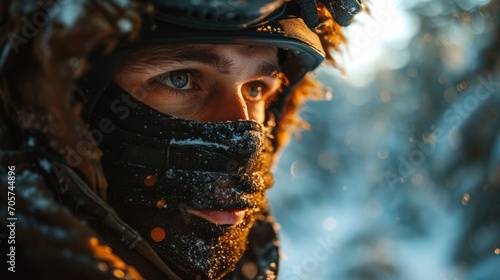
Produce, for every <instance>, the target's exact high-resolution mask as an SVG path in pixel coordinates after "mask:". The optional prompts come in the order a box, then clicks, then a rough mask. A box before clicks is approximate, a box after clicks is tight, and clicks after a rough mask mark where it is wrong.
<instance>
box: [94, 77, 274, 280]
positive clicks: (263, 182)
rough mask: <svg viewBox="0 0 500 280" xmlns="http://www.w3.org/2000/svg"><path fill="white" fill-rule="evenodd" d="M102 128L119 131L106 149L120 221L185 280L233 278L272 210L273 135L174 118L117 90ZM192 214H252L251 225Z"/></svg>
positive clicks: (111, 91) (102, 114) (247, 124)
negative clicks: (257, 227)
mask: <svg viewBox="0 0 500 280" xmlns="http://www.w3.org/2000/svg"><path fill="white" fill-rule="evenodd" d="M124 98H126V99H127V100H128V102H124V100H125V99H124ZM221 109H222V108H221ZM102 123H112V124H113V128H112V129H110V130H112V131H111V132H110V133H106V134H104V136H103V138H102V141H100V143H99V144H100V147H101V149H102V150H103V152H104V156H103V158H102V164H103V168H104V172H105V174H106V178H107V180H108V183H109V187H108V191H107V197H108V203H109V204H110V205H111V206H112V207H113V208H114V209H115V210H116V212H117V213H118V214H119V216H120V217H121V218H122V219H123V220H124V221H125V222H127V223H129V224H130V225H131V226H132V227H134V228H135V229H136V230H137V231H138V232H139V233H140V234H141V235H142V237H143V238H145V239H146V240H148V241H149V242H150V244H151V245H152V247H153V248H154V249H155V250H156V251H157V253H158V254H159V255H160V257H161V258H162V259H163V260H164V261H165V262H166V263H167V264H168V265H169V266H171V268H172V269H173V270H174V271H176V272H177V273H179V275H180V276H182V278H183V279H185V278H189V279H195V278H196V279H220V278H221V277H222V276H224V275H225V274H226V273H227V272H229V271H232V270H233V269H234V268H235V266H236V263H237V262H238V260H239V259H240V258H241V256H242V255H243V253H244V251H245V249H246V248H247V243H248V240H247V237H248V233H249V231H250V229H251V228H252V227H253V225H254V224H255V223H256V222H257V221H258V220H262V219H264V216H263V213H264V212H266V211H267V208H266V205H267V204H266V197H265V191H266V190H267V189H268V188H269V187H270V186H271V185H272V181H273V179H272V175H271V173H270V165H271V158H272V155H273V151H272V145H271V141H270V139H269V136H268V133H267V131H268V129H267V128H266V127H264V126H263V125H260V124H258V123H256V122H253V121H235V122H217V123H201V122H196V121H189V120H184V119H180V118H176V117H172V116H168V115H166V114H163V113H161V112H158V111H156V110H155V109H153V108H151V107H149V106H147V105H145V104H143V103H141V102H139V101H137V100H135V99H133V98H132V97H131V96H130V95H129V94H128V93H126V92H125V91H124V90H123V89H121V88H119V87H118V86H117V85H116V84H114V83H111V84H110V85H109V86H108V89H107V90H106V91H105V92H104V93H103V94H102V96H101V98H100V99H99V101H98V103H97V105H96V107H95V110H94V113H93V115H92V120H91V124H92V127H95V128H98V127H99V125H102ZM189 209H196V210H222V209H247V210H246V214H245V217H244V220H243V222H241V223H239V224H237V225H222V226H220V225H215V224H213V223H210V222H208V221H206V220H204V219H201V218H199V217H197V216H194V215H191V214H188V213H187V212H186V211H187V210H189Z"/></svg>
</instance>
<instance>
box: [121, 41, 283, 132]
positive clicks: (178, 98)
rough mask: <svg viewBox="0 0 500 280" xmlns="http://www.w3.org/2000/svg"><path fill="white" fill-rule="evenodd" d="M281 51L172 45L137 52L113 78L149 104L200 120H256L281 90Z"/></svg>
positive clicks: (170, 113) (254, 47) (240, 47)
mask: <svg viewBox="0 0 500 280" xmlns="http://www.w3.org/2000/svg"><path fill="white" fill-rule="evenodd" d="M279 73H280V69H279V65H278V56H277V48H275V47H262V46H247V45H168V46H161V47H152V48H148V49H144V50H141V51H139V52H136V53H133V54H132V55H131V56H129V57H127V58H126V59H125V60H124V62H123V63H122V64H121V67H119V69H118V71H117V73H116V75H115V77H114V79H115V82H116V83H117V84H118V85H119V86H120V87H122V88H123V89H124V90H125V91H127V92H129V93H130V94H131V95H132V96H134V97H135V98H136V99H139V100H140V101H142V102H143V103H145V104H146V105H148V106H150V107H152V108H154V109H156V110H158V111H160V112H163V113H165V114H168V115H172V116H176V117H180V118H184V119H189V120H195V121H201V122H217V121H236V120H249V119H251V120H255V121H257V122H259V123H263V121H264V119H265V108H266V104H267V103H269V102H270V101H271V100H272V99H273V98H274V97H275V95H276V94H277V92H278V91H279V89H280V88H281V86H282V79H281V78H280V77H281V76H280V75H279Z"/></svg>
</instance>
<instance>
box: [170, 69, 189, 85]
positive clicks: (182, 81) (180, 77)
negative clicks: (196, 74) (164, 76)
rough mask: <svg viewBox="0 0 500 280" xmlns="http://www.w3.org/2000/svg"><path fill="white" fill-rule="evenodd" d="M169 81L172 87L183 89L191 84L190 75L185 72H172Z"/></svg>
mask: <svg viewBox="0 0 500 280" xmlns="http://www.w3.org/2000/svg"><path fill="white" fill-rule="evenodd" d="M168 79H169V81H170V84H171V86H172V87H175V88H179V89H181V88H183V87H185V86H187V85H188V83H189V75H188V73H186V72H184V71H175V72H170V74H169V75H168Z"/></svg>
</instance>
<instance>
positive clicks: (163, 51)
mask: <svg viewBox="0 0 500 280" xmlns="http://www.w3.org/2000/svg"><path fill="white" fill-rule="evenodd" d="M234 47H240V48H242V49H244V50H248V51H250V50H253V49H259V50H262V51H266V50H268V51H272V52H277V47H274V46H256V45H250V44H248V45H247V44H168V45H157V46H151V47H146V48H144V49H141V50H139V51H136V52H133V53H132V54H131V55H130V56H131V57H134V58H137V59H140V58H144V57H161V58H163V59H166V58H168V56H171V57H187V56H189V55H191V54H194V53H196V52H204V53H210V52H215V53H218V52H220V51H221V50H224V49H229V48H234Z"/></svg>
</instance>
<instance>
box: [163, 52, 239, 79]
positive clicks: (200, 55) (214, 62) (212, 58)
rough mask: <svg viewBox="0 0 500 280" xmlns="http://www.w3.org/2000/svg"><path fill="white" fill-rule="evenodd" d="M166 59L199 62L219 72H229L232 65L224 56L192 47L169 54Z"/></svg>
mask: <svg viewBox="0 0 500 280" xmlns="http://www.w3.org/2000/svg"><path fill="white" fill-rule="evenodd" d="M168 60H181V61H191V62H199V63H202V64H206V65H208V66H210V67H212V68H214V69H215V70H217V71H218V72H220V73H221V74H229V72H230V70H231V67H233V63H232V62H231V60H229V59H228V58H227V57H225V56H222V55H219V54H216V53H213V52H211V51H204V50H198V49H194V48H193V49H190V50H186V51H182V52H179V53H177V54H174V55H170V57H169V58H168Z"/></svg>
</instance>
